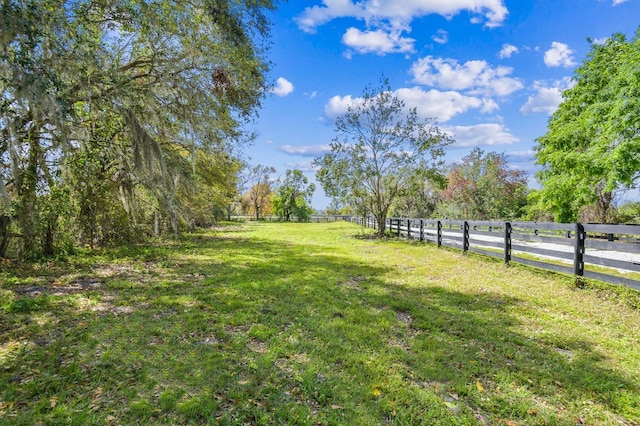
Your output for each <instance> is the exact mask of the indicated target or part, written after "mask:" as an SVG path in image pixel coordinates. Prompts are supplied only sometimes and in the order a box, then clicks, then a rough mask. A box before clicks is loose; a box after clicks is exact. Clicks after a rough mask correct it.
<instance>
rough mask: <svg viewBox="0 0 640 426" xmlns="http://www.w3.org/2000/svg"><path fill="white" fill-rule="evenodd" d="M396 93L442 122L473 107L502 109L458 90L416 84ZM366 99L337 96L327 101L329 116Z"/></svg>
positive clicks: (425, 115)
mask: <svg viewBox="0 0 640 426" xmlns="http://www.w3.org/2000/svg"><path fill="white" fill-rule="evenodd" d="M394 95H396V96H397V97H398V98H399V99H400V100H402V101H404V103H405V106H406V108H407V109H410V108H416V111H417V113H418V115H419V116H420V117H422V118H435V119H437V120H438V121H439V122H441V123H443V122H446V121H449V120H450V119H451V118H453V117H454V116H456V115H458V114H462V113H465V112H467V111H468V110H470V109H478V110H480V112H482V113H489V112H492V111H495V110H496V109H498V104H497V103H495V102H494V101H493V100H492V99H486V98H478V97H474V96H466V95H463V94H461V93H459V92H455V91H439V90H429V91H425V90H423V89H422V88H420V87H412V88H403V89H398V90H396V91H395V92H394ZM362 102H363V99H362V98H358V97H356V98H354V97H352V96H351V95H347V96H334V97H333V98H331V99H329V102H327V104H326V105H325V107H324V110H325V114H326V116H327V117H328V118H329V119H335V118H336V117H338V116H340V115H342V114H344V113H345V112H347V110H348V108H349V107H350V106H355V105H359V104H362Z"/></svg>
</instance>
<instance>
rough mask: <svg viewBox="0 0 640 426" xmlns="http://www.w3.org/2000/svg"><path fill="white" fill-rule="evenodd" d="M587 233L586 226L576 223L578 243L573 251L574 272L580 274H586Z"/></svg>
mask: <svg viewBox="0 0 640 426" xmlns="http://www.w3.org/2000/svg"><path fill="white" fill-rule="evenodd" d="M586 237H587V234H586V232H584V226H582V224H581V223H576V244H575V250H574V252H573V273H574V274H575V275H578V276H582V275H584V240H585V239H586Z"/></svg>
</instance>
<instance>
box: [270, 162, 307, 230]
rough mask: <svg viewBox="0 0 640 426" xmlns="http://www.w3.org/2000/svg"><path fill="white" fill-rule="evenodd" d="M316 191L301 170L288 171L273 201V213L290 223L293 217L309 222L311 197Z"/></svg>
mask: <svg viewBox="0 0 640 426" xmlns="http://www.w3.org/2000/svg"><path fill="white" fill-rule="evenodd" d="M315 190H316V186H315V185H314V184H313V183H309V179H307V177H306V176H305V175H304V174H303V173H302V171H300V170H287V172H286V176H285V178H284V180H283V181H282V182H280V185H279V186H278V189H277V190H276V194H275V197H274V198H273V200H272V203H273V212H274V213H275V214H277V215H278V217H281V218H283V219H284V220H285V221H287V222H289V221H290V220H291V216H292V215H293V216H296V217H297V218H298V220H303V221H304V220H308V219H309V215H310V212H311V207H310V203H311V196H312V195H313V192H314V191H315Z"/></svg>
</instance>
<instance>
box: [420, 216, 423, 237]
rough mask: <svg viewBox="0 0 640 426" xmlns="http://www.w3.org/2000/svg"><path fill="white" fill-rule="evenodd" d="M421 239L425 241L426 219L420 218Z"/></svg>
mask: <svg viewBox="0 0 640 426" xmlns="http://www.w3.org/2000/svg"><path fill="white" fill-rule="evenodd" d="M420 241H424V221H423V220H422V219H420Z"/></svg>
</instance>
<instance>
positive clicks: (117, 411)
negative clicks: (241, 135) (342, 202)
mask: <svg viewBox="0 0 640 426" xmlns="http://www.w3.org/2000/svg"><path fill="white" fill-rule="evenodd" d="M332 251H333V249H332V247H323V246H318V245H304V244H287V243H276V242H273V241H267V240H259V239H255V238H251V239H249V238H237V237H233V238H228V237H225V236H216V237H209V236H207V235H201V236H196V237H194V238H193V239H192V240H191V241H186V242H184V243H183V244H180V245H176V246H175V247H169V248H163V249H162V250H159V251H157V252H153V251H151V252H149V251H147V252H146V254H145V255H144V256H142V257H136V256H133V257H132V259H140V260H141V261H142V259H144V262H151V263H152V264H153V265H155V266H157V270H156V271H155V273H156V275H155V279H154V280H149V281H143V282H141V283H140V282H138V283H136V279H137V278H136V276H135V273H132V275H131V276H128V277H126V280H125V281H124V282H123V281H122V279H120V281H117V280H114V281H109V280H107V281H106V283H105V287H104V288H101V289H99V290H97V289H94V290H92V291H89V292H87V293H86V298H85V297H80V296H78V295H70V296H65V297H63V296H60V297H49V298H48V299H47V303H43V304H39V305H38V304H33V305H29V304H28V303H27V305H29V306H23V307H22V308H21V309H14V310H12V311H11V309H9V310H7V312H4V313H3V315H7V313H9V311H11V312H10V313H9V314H10V315H12V318H11V320H10V321H6V320H3V324H2V325H3V326H4V327H5V328H4V329H5V330H6V332H3V333H2V335H1V336H0V338H1V341H0V345H2V346H1V348H2V351H4V356H3V357H2V358H1V359H2V361H0V364H1V365H0V367H1V368H0V389H4V391H2V393H1V394H0V397H1V398H2V400H3V401H8V402H11V403H12V405H11V406H10V408H8V407H9V406H5V408H4V409H3V410H4V411H5V415H9V414H11V415H15V416H16V417H15V419H17V420H19V422H23V423H29V422H34V423H36V422H41V421H60V420H61V419H64V418H68V417H65V416H69V415H70V414H69V413H75V414H73V417H72V418H73V419H74V422H75V423H78V424H80V423H82V422H85V424H91V423H93V424H97V423H103V422H105V421H106V419H107V418H108V416H112V417H113V418H114V419H116V420H117V421H118V422H124V423H129V422H165V423H172V422H176V423H189V422H196V423H198V422H216V423H225V422H227V423H229V424H233V423H236V424H237V423H238V422H240V423H242V422H249V423H252V422H253V423H273V422H284V423H287V422H293V423H303V424H304V423H313V422H319V423H334V424H335V423H338V424H345V423H351V424H367V423H371V422H373V423H376V424H379V423H384V422H391V423H393V422H394V421H395V422H398V423H405V424H420V423H423V424H424V422H427V423H429V424H451V422H452V421H454V420H455V421H456V422H460V423H468V424H473V423H482V422H490V423H492V422H498V421H499V420H500V419H512V420H516V421H524V422H531V423H535V422H536V418H538V419H545V420H543V421H547V422H552V423H558V424H571V423H572V422H573V423H576V422H577V421H579V419H577V418H576V416H577V415H578V414H579V413H580V409H579V408H578V409H576V408H570V407H569V408H567V406H570V405H571V404H572V403H573V402H574V401H579V403H584V404H598V405H600V406H602V407H604V409H605V410H606V411H608V412H610V413H618V414H619V415H620V416H623V417H622V419H633V418H637V416H638V415H639V405H640V404H639V402H638V384H637V383H636V382H634V381H631V380H630V379H628V378H625V377H623V376H621V375H620V374H619V373H617V372H616V371H614V370H613V369H611V368H608V367H607V366H605V365H604V363H602V362H601V361H602V360H603V356H602V354H600V353H599V352H598V351H597V350H596V349H595V348H593V346H592V345H591V343H589V342H587V341H584V340H580V339H572V338H567V337H566V336H562V335H547V336H546V337H544V338H543V337H540V338H532V337H530V336H527V335H526V334H525V333H524V332H522V331H521V330H520V329H519V327H520V326H521V325H522V324H520V320H518V319H517V318H516V317H515V316H514V315H513V314H512V313H511V312H512V309H513V308H515V307H517V306H518V305H519V304H520V303H522V301H520V300H518V299H517V298H513V297H505V296H502V295H497V294H492V293H477V294H476V293H463V292H458V291H452V290H448V289H445V288H443V287H438V286H429V285H424V286H420V287H408V286H404V285H398V284H394V283H392V282H391V281H390V280H389V276H390V275H393V273H394V269H391V268H388V267H382V266H375V265H373V264H371V263H363V262H356V261H353V260H351V259H349V258H348V257H347V256H345V255H340V254H339V253H332ZM158 265H160V266H158ZM141 273H144V271H142V272H141ZM194 274H196V275H197V277H198V278H197V279H193V278H192V277H193V276H194ZM185 277H191V278H186V279H185ZM470 279H472V278H470ZM16 300H26V299H24V298H19V299H16ZM23 303H26V302H23ZM105 306H107V307H110V308H111V309H102V308H104V307H105ZM98 389H99V390H100V391H99V392H98V393H99V394H100V395H98V396H96V392H97V390H98ZM451 395H454V396H455V398H454V399H453V400H451V399H450V398H451ZM52 398H55V399H53V400H54V401H55V404H54V403H52V402H51V401H52ZM123 407H124V408H125V409H124V410H123ZM564 411H568V414H565V413H564ZM543 416H544V417H543ZM0 419H1V415H0ZM587 420H588V419H587ZM591 420H592V421H593V420H594V419H591ZM596 420H598V419H596ZM599 420H600V421H604V420H602V419H599ZM629 421H631V420H629Z"/></svg>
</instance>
